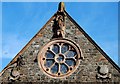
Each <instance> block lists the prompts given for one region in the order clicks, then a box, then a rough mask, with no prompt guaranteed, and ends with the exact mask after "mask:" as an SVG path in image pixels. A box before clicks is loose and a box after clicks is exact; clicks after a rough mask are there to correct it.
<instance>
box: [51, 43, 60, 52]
mask: <svg viewBox="0 0 120 84" xmlns="http://www.w3.org/2000/svg"><path fill="white" fill-rule="evenodd" d="M52 50H53V51H54V52H55V53H56V54H58V53H59V46H58V45H53V47H52Z"/></svg>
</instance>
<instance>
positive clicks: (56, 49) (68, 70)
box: [38, 39, 81, 78]
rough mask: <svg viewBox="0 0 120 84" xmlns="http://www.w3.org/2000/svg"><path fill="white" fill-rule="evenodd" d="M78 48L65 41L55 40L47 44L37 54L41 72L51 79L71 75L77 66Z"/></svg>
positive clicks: (69, 41) (72, 43)
mask: <svg viewBox="0 0 120 84" xmlns="http://www.w3.org/2000/svg"><path fill="white" fill-rule="evenodd" d="M80 56H81V55H80V50H79V47H78V46H77V45H76V44H75V43H74V42H72V41H71V40H67V39H55V40H52V41H50V42H49V43H47V44H46V45H45V46H44V47H43V48H42V50H41V51H40V52H39V54H38V63H39V65H40V67H41V69H42V70H43V72H44V73H45V74H46V75H48V76H51V77H53V78H63V77H66V76H69V75H70V74H72V73H73V72H74V71H75V70H76V68H77V67H78V65H79V58H80Z"/></svg>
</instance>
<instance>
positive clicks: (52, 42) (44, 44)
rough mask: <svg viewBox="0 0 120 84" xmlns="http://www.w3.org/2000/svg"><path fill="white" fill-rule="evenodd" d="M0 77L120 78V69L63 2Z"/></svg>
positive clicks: (21, 79)
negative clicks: (66, 9) (71, 14)
mask: <svg viewBox="0 0 120 84" xmlns="http://www.w3.org/2000/svg"><path fill="white" fill-rule="evenodd" d="M0 77H1V78H2V79H1V78H0V79H1V80H2V81H3V82H7V81H8V82H11V81H12V82H13V81H15V82H119V81H120V69H119V67H118V66H117V65H116V64H115V63H114V62H113V61H111V59H110V58H109V57H108V56H106V54H105V53H104V52H103V51H102V50H101V49H100V48H99V46H97V45H96V43H94V41H93V40H92V39H91V38H90V37H89V36H88V35H87V34H86V33H85V32H84V30H83V29H82V28H81V27H80V26H79V25H77V23H76V22H75V21H74V20H73V19H72V18H71V17H70V16H69V14H68V13H67V12H66V11H65V7H64V3H60V4H59V8H58V11H57V12H56V13H55V14H54V15H53V17H52V18H51V19H50V20H49V21H48V22H47V23H46V24H45V26H44V27H43V28H42V29H41V30H40V31H39V32H38V33H37V34H36V35H35V36H34V37H33V39H32V40H31V41H30V42H29V43H28V44H27V45H26V46H25V47H24V48H23V49H22V50H21V51H20V52H19V53H18V55H17V56H16V57H15V58H14V59H13V60H12V61H11V62H10V63H9V64H8V66H7V67H6V68H5V69H4V70H3V71H2V72H1V74H0Z"/></svg>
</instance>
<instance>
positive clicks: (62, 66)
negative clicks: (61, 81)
mask: <svg viewBox="0 0 120 84" xmlns="http://www.w3.org/2000/svg"><path fill="white" fill-rule="evenodd" d="M60 71H61V72H62V73H63V74H65V73H67V71H68V67H67V66H66V65H65V64H61V66H60Z"/></svg>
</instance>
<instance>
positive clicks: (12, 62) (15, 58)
mask: <svg viewBox="0 0 120 84" xmlns="http://www.w3.org/2000/svg"><path fill="white" fill-rule="evenodd" d="M56 13H57V12H56ZM56 13H54V15H53V16H52V17H51V18H50V19H49V20H48V21H47V22H46V24H45V25H44V26H43V27H42V28H40V30H39V31H38V32H37V33H36V34H35V35H34V36H33V37H32V39H31V40H30V41H29V42H28V43H27V44H26V45H25V46H24V47H23V48H22V49H21V50H20V51H19V53H18V54H17V55H16V56H15V57H14V58H13V59H12V60H11V61H10V62H9V63H8V64H7V66H6V67H5V68H4V69H3V70H2V71H1V72H0V76H2V74H3V73H4V71H5V70H7V69H8V68H9V66H10V65H11V64H14V61H16V60H17V58H18V57H19V56H20V55H21V53H23V52H24V51H25V49H26V48H27V47H29V45H30V44H31V42H32V41H33V40H34V39H35V38H36V37H37V36H38V34H39V33H40V32H41V31H42V30H43V29H44V28H45V27H46V25H47V24H48V23H49V22H50V21H52V19H53V18H54V17H55V14H56Z"/></svg>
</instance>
